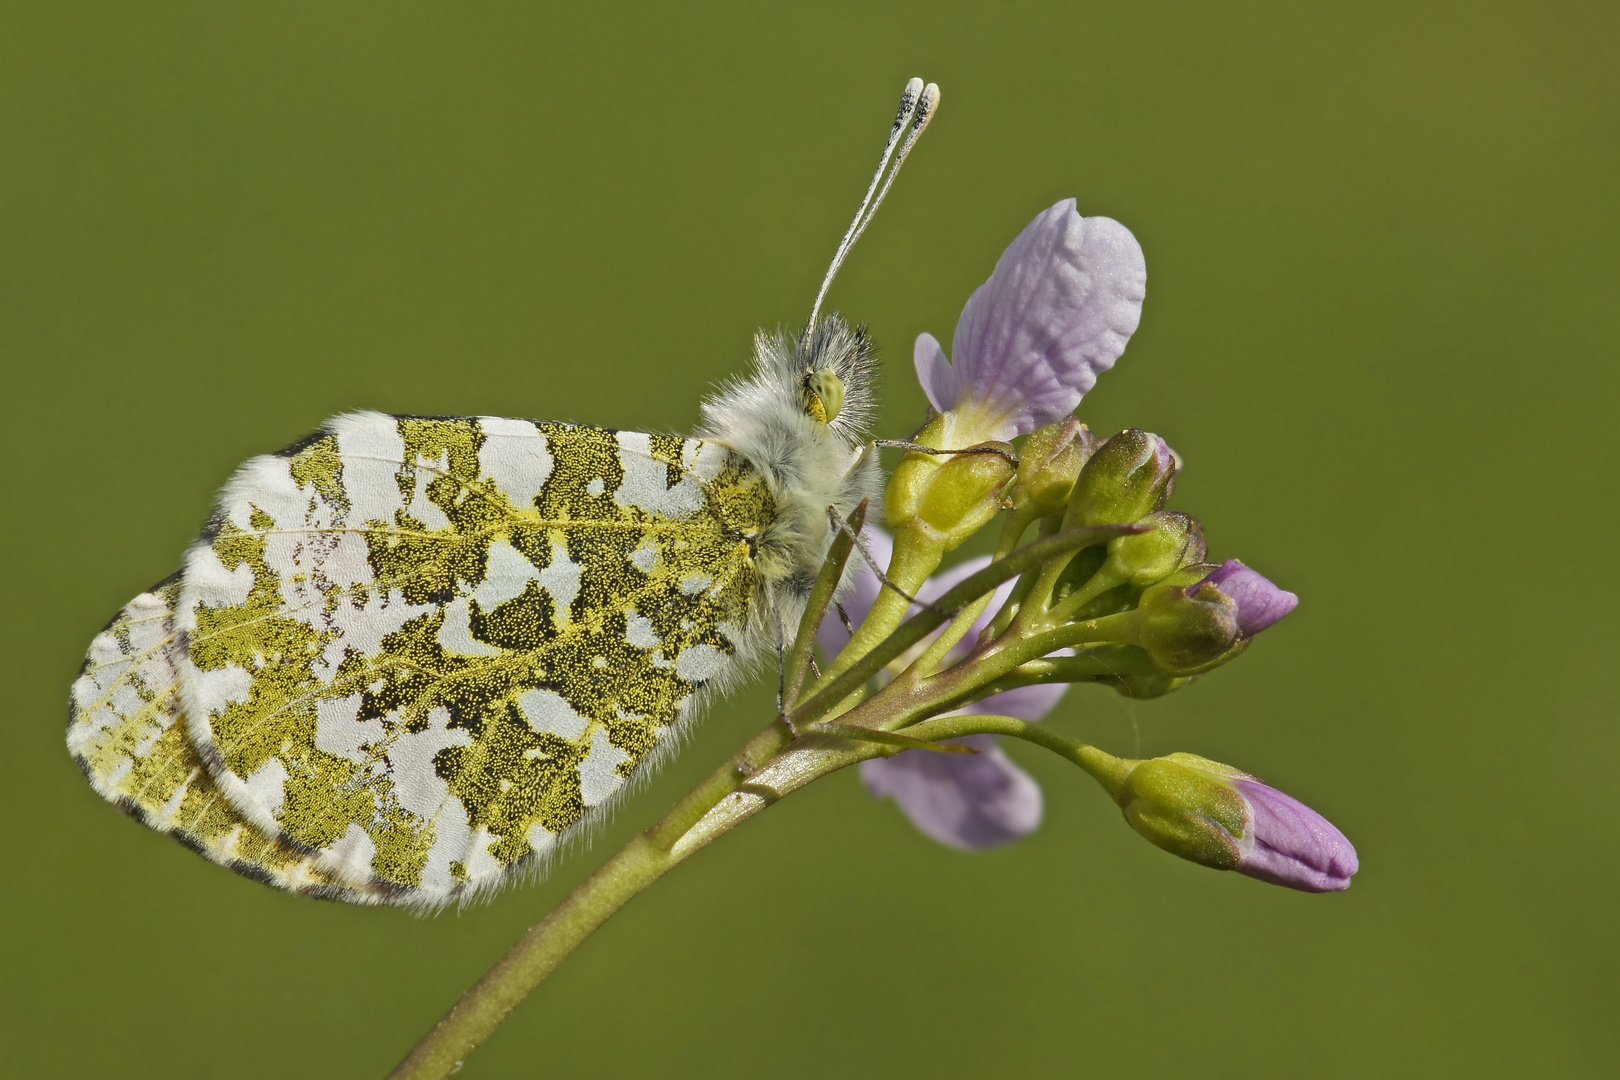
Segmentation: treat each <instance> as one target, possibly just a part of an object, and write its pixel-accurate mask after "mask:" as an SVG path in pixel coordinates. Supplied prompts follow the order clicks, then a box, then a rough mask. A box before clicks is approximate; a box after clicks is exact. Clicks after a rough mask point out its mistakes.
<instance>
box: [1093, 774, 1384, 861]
mask: <svg viewBox="0 0 1620 1080" xmlns="http://www.w3.org/2000/svg"><path fill="white" fill-rule="evenodd" d="M1114 798H1115V800H1116V801H1117V802H1118V803H1119V806H1120V809H1121V810H1123V811H1124V813H1125V820H1126V821H1128V822H1130V824H1131V827H1132V828H1133V829H1135V830H1136V831H1137V832H1139V833H1141V834H1142V835H1143V836H1145V837H1146V838H1147V839H1148V840H1150V841H1152V842H1153V843H1154V844H1156V845H1158V846H1159V847H1161V848H1163V849H1164V850H1166V851H1168V852H1170V853H1171V854H1173V855H1178V856H1180V857H1181V858H1183V859H1187V860H1189V861H1191V862H1195V863H1198V864H1200V865H1202V866H1209V867H1213V868H1215V869H1217V870H1236V871H1237V872H1238V873H1240V874H1247V875H1248V876H1249V877H1253V878H1258V879H1260V880H1261V881H1268V882H1271V883H1272V884H1274V885H1285V886H1287V887H1289V888H1291V889H1299V890H1301V891H1304V892H1334V891H1338V890H1342V889H1348V888H1349V887H1350V879H1351V877H1352V876H1354V874H1355V873H1356V871H1357V869H1359V865H1360V864H1359V862H1358V860H1357V859H1356V849H1355V848H1354V847H1353V846H1351V844H1350V841H1349V840H1347V839H1345V836H1344V834H1343V833H1341V832H1340V831H1339V830H1338V829H1336V828H1334V827H1333V825H1332V823H1330V822H1329V821H1328V820H1327V819H1326V818H1324V817H1322V815H1320V814H1318V813H1317V812H1316V811H1314V810H1312V809H1311V808H1310V807H1308V806H1306V805H1305V804H1304V803H1301V802H1299V801H1298V800H1297V799H1293V798H1291V797H1289V796H1287V795H1285V794H1283V793H1282V792H1280V791H1278V790H1277V789H1276V788H1273V787H1270V786H1268V785H1267V784H1266V783H1265V782H1264V781H1262V780H1260V779H1259V778H1258V777H1254V776H1250V775H1249V774H1248V773H1245V772H1239V771H1238V770H1237V769H1234V768H1232V767H1231V766H1230V765H1222V764H1221V763H1220V762H1218V761H1210V760H1209V759H1208V758H1202V757H1199V756H1198V755H1196V754H1170V755H1167V756H1165V757H1162V758H1154V759H1153V760H1151V761H1144V762H1141V763H1140V764H1138V765H1137V766H1136V767H1135V768H1133V769H1132V770H1131V772H1130V773H1129V775H1127V776H1126V777H1125V780H1124V783H1123V784H1121V785H1120V786H1119V789H1118V790H1117V791H1116V792H1115V794H1114Z"/></svg>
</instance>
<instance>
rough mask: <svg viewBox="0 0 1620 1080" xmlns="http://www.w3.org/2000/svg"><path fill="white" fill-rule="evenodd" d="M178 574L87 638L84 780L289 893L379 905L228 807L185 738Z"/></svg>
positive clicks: (76, 697)
mask: <svg viewBox="0 0 1620 1080" xmlns="http://www.w3.org/2000/svg"><path fill="white" fill-rule="evenodd" d="M179 594H180V583H179V578H178V575H176V576H175V577H173V578H170V579H169V580H168V581H165V582H163V583H161V584H159V585H155V586H153V587H152V588H151V589H150V590H148V591H146V592H144V593H142V594H141V595H139V596H137V597H136V598H135V599H133V600H131V601H130V602H129V603H128V604H126V605H125V606H124V608H123V610H122V611H120V612H119V613H118V616H117V617H116V618H115V619H113V621H112V623H111V624H110V625H109V626H108V627H107V629H105V630H103V631H102V632H101V633H99V634H97V635H96V637H95V640H94V641H92V642H91V643H90V653H89V655H88V656H86V657H85V661H84V668H83V669H82V670H81V671H80V673H79V677H78V679H77V680H75V681H74V683H73V693H72V699H71V709H70V718H69V721H68V738H67V741H68V749H69V750H70V751H72V753H73V757H74V760H76V761H77V762H78V763H79V767H80V768H81V769H83V770H84V774H85V776H86V777H88V778H89V780H90V784H91V786H92V787H94V788H95V789H96V791H97V792H98V793H100V794H101V795H102V796H103V797H104V798H106V799H107V800H108V801H109V802H112V803H115V804H117V805H118V806H120V807H122V808H123V809H124V810H125V811H126V812H128V813H129V814H130V815H131V816H133V817H135V818H137V819H139V820H140V821H142V822H144V823H146V824H147V825H149V826H151V827H152V828H153V829H156V830H157V831H158V832H162V833H167V834H169V835H170V836H172V837H174V838H175V839H176V840H179V841H180V842H181V843H183V844H185V845H186V846H187V847H189V848H192V849H193V850H195V851H197V852H199V853H200V854H202V855H203V856H205V857H207V858H209V859H212V860H213V861H214V862H217V863H220V864H222V865H224V866H228V867H230V868H231V869H233V870H236V871H237V872H239V873H242V874H246V875H248V876H249V877H252V878H256V879H258V880H260V881H264V882H267V883H269V884H271V885H275V886H277V887H278V888H282V889H287V890H289V891H291V892H299V893H307V894H310V895H315V896H323V897H329V898H334V899H343V900H350V901H353V902H355V903H376V902H378V901H379V900H381V899H383V897H384V890H380V889H377V888H375V887H371V886H369V885H367V884H366V883H363V882H362V883H359V884H358V885H357V886H355V887H351V886H350V885H348V884H346V883H344V882H342V881H339V880H338V879H337V878H335V877H334V876H333V875H331V874H329V873H327V872H326V871H324V870H322V869H320V868H319V867H317V866H316V864H315V859H314V857H313V856H311V855H310V854H309V853H307V852H303V851H299V850H296V849H295V848H293V847H291V846H290V845H288V844H286V843H283V842H281V841H280V840H279V839H277V838H275V837H274V836H273V835H266V834H265V833H264V832H263V831H262V830H261V829H259V828H257V827H256V826H254V825H253V824H252V823H251V822H249V821H248V820H247V819H246V818H245V817H243V815H242V814H241V812H240V811H238V810H237V809H236V808H235V807H234V806H232V805H231V803H230V801H229V800H228V799H226V798H225V796H224V794H223V793H222V792H221V791H220V790H219V788H218V787H217V786H216V785H215V784H214V781H213V779H212V778H211V777H210V776H209V775H208V770H207V769H205V768H204V767H203V762H202V758H201V757H199V756H198V754H197V752H196V750H194V749H193V748H192V745H191V743H190V741H189V740H188V739H187V737H186V729H185V725H184V724H182V723H180V712H179V707H178V703H177V701H176V682H175V665H174V650H175V649H176V647H177V640H178V639H177V636H176V634H175V632H174V604H175V601H176V600H177V598H178V597H179Z"/></svg>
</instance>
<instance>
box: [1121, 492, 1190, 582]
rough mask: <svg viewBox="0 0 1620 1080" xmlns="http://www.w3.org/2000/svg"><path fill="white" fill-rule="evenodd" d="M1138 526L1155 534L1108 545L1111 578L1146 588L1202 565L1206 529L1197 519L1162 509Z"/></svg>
mask: <svg viewBox="0 0 1620 1080" xmlns="http://www.w3.org/2000/svg"><path fill="white" fill-rule="evenodd" d="M1138 524H1141V525H1149V526H1152V531H1151V532H1145V533H1137V534H1136V535H1134V536H1116V537H1115V538H1114V539H1113V540H1111V541H1109V543H1108V564H1107V565H1108V571H1109V574H1110V576H1111V577H1117V578H1118V579H1119V580H1121V581H1128V582H1130V583H1131V584H1132V585H1135V586H1137V587H1138V588H1146V587H1147V586H1149V585H1152V584H1154V583H1155V582H1158V581H1163V580H1164V579H1165V578H1167V577H1169V576H1170V575H1171V574H1172V573H1174V572H1175V571H1177V570H1179V569H1181V568H1182V567H1183V566H1186V565H1187V564H1188V563H1198V562H1202V561H1203V558H1204V554H1205V547H1204V526H1203V524H1202V523H1201V522H1199V520H1198V519H1197V518H1195V517H1192V516H1191V515H1189V514H1183V513H1180V512H1179V511H1175V510H1158V511H1155V512H1154V513H1151V514H1149V515H1148V516H1147V517H1145V518H1143V519H1142V520H1141V521H1140V522H1138Z"/></svg>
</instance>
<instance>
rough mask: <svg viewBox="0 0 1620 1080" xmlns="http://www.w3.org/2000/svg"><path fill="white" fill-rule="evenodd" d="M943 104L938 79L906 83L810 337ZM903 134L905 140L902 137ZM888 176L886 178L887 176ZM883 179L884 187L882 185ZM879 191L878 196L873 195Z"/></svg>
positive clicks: (824, 284)
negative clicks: (838, 280)
mask: <svg viewBox="0 0 1620 1080" xmlns="http://www.w3.org/2000/svg"><path fill="white" fill-rule="evenodd" d="M938 108H939V87H938V86H937V85H935V84H934V83H929V84H928V85H927V86H924V85H923V81H922V80H921V79H912V80H911V81H910V82H908V83H906V89H905V92H904V93H902V94H901V95H900V110H899V111H898V112H897V113H896V114H895V117H894V127H893V128H891V129H890V130H889V141H888V142H886V143H884V144H883V157H882V158H881V159H880V160H879V161H878V167H877V172H876V173H874V174H872V182H871V183H870V184H869V185H867V188H866V197H865V198H864V199H862V200H861V208H860V209H859V210H857V211H855V220H854V221H852V222H850V223H849V229H848V231H846V232H845V233H844V239H843V240H842V241H840V242H839V244H838V251H837V252H836V253H835V254H834V255H833V259H832V265H831V266H829V267H827V276H826V277H824V278H822V279H821V291H820V292H818V293H816V302H815V305H814V306H812V307H811V308H810V322H809V323H808V324H806V326H805V330H804V333H805V338H806V340H808V339H809V336H810V333H811V331H813V330H814V329H815V327H816V319H817V317H818V316H820V314H821V302H822V301H823V300H825V299H826V298H827V290H828V289H830V288H832V283H833V278H835V277H837V276H838V268H839V267H841V266H843V265H844V259H845V258H846V257H847V256H848V255H849V249H850V248H852V247H854V246H855V241H857V240H859V239H860V238H861V234H862V233H864V232H865V231H866V227H867V226H868V225H870V224H871V223H872V217H873V215H875V214H876V213H877V209H878V207H880V206H882V205H883V199H884V197H885V196H887V195H888V194H889V188H891V187H893V186H894V178H895V177H896V176H899V175H900V166H902V165H904V164H905V163H906V155H907V154H909V153H911V148H912V147H913V146H914V145H916V142H917V138H918V136H920V135H921V134H922V133H923V128H925V127H927V126H928V121H929V120H930V119H932V118H933V115H934V112H935V111H936V110H937V109H938ZM902 137H903V138H904V141H902ZM896 147H899V150H900V155H899V157H895V148H896ZM891 158H893V159H894V167H893V168H892V169H891V168H890V167H889V162H890V159H891ZM885 175H887V177H888V179H887V180H885V179H884V176H885ZM880 182H881V183H882V185H883V186H882V188H881V189H880V188H879V187H878V185H879V183H880ZM874 192H875V193H876V194H877V198H876V200H874V199H873V198H872V195H873V193H874Z"/></svg>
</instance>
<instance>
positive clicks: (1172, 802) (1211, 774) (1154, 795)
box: [1115, 754, 1247, 870]
mask: <svg viewBox="0 0 1620 1080" xmlns="http://www.w3.org/2000/svg"><path fill="white" fill-rule="evenodd" d="M1243 775H1244V774H1243V773H1240V772H1238V771H1237V770H1236V769H1231V768H1228V767H1227V766H1225V765H1222V764H1220V763H1218V762H1214V761H1210V760H1208V759H1206V758H1201V757H1199V756H1198V755H1196V754H1170V755H1168V756H1166V757H1162V758H1154V759H1153V760H1151V761H1144V762H1142V763H1141V764H1140V765H1138V766H1136V768H1134V769H1132V770H1131V772H1130V775H1129V776H1127V777H1126V778H1125V783H1124V785H1123V786H1122V787H1121V789H1120V790H1119V792H1118V793H1117V794H1116V795H1115V799H1116V801H1117V802H1118V803H1119V806H1120V809H1121V810H1123V811H1124V812H1125V820H1126V821H1128V822H1130V824H1131V828H1133V829H1135V830H1136V831H1137V832H1139V833H1141V834H1142V835H1143V836H1145V837H1147V839H1149V840H1150V841H1152V842H1153V843H1154V844H1156V845H1157V846H1159V847H1161V848H1163V849H1164V850H1166V851H1168V852H1170V854H1172V855H1179V856H1180V857H1181V858H1183V859H1187V860H1189V861H1190V862H1195V863H1199V864H1200V865H1203V866H1211V867H1214V868H1215V869H1217V870H1232V869H1235V868H1236V867H1237V865H1238V862H1239V861H1240V859H1241V857H1242V853H1243V852H1242V843H1241V838H1242V837H1243V835H1244V833H1245V831H1246V828H1247V822H1246V820H1245V817H1246V810H1247V806H1246V804H1245V802H1244V800H1243V797H1242V796H1241V795H1239V794H1238V792H1237V791H1236V790H1235V789H1234V788H1233V786H1232V784H1231V783H1230V782H1229V781H1228V779H1227V777H1229V776H1230V777H1237V776H1243Z"/></svg>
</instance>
